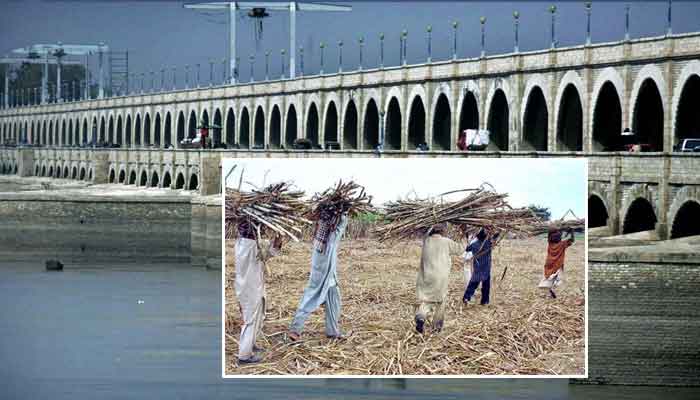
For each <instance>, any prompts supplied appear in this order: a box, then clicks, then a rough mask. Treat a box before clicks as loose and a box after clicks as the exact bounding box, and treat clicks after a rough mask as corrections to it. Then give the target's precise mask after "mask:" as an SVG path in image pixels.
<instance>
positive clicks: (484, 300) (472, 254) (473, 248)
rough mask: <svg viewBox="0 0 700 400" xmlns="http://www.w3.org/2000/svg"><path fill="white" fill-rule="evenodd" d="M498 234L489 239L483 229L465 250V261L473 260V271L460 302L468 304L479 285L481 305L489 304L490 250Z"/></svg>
mask: <svg viewBox="0 0 700 400" xmlns="http://www.w3.org/2000/svg"><path fill="white" fill-rule="evenodd" d="M498 235H499V234H498V233H496V234H495V235H493V237H492V238H489V237H488V235H487V234H486V231H485V230H484V228H481V229H480V230H479V232H478V233H477V234H476V240H474V241H472V242H471V243H469V245H468V246H467V250H466V256H465V259H466V260H471V259H473V260H474V269H473V271H474V272H473V273H472V275H471V279H470V280H469V283H468V284H467V289H466V290H465V291H464V296H463V297H462V302H464V304H468V303H469V301H470V300H471V298H472V296H473V295H474V292H476V289H477V288H478V287H479V284H481V305H482V306H484V305H487V304H489V294H490V293H491V250H492V249H493V242H492V240H496V239H498Z"/></svg>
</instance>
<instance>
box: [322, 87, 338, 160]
mask: <svg viewBox="0 0 700 400" xmlns="http://www.w3.org/2000/svg"><path fill="white" fill-rule="evenodd" d="M334 97H335V96H334ZM336 104H337V103H336V101H335V100H329V101H326V110H325V112H324V117H323V142H324V143H323V148H324V149H327V148H328V147H327V144H328V142H336V143H337V142H338V132H339V128H340V127H339V124H338V122H339V116H338V107H337V106H336Z"/></svg>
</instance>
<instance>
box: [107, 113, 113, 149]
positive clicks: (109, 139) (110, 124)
mask: <svg viewBox="0 0 700 400" xmlns="http://www.w3.org/2000/svg"><path fill="white" fill-rule="evenodd" d="M107 143H109V144H110V145H111V144H114V115H112V114H110V116H109V122H108V123H107Z"/></svg>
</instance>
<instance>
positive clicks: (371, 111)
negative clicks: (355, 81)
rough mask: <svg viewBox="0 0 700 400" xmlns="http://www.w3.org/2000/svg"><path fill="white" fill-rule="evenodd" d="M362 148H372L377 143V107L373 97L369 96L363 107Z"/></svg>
mask: <svg viewBox="0 0 700 400" xmlns="http://www.w3.org/2000/svg"><path fill="white" fill-rule="evenodd" d="M364 110H365V112H364V119H363V129H362V130H363V135H362V148H363V149H364V150H373V149H374V148H376V147H377V145H379V107H378V106H377V102H376V101H375V100H374V98H369V99H368V100H367V104H366V105H365V107H364Z"/></svg>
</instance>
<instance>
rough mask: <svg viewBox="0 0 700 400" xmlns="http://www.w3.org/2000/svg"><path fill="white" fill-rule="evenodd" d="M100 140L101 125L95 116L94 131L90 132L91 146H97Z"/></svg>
mask: <svg viewBox="0 0 700 400" xmlns="http://www.w3.org/2000/svg"><path fill="white" fill-rule="evenodd" d="M98 140H99V125H98V120H97V115H96V114H93V117H92V129H91V130H90V144H91V145H92V146H95V144H96V143H97V141H98ZM86 173H87V171H86ZM86 176H87V175H86Z"/></svg>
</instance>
